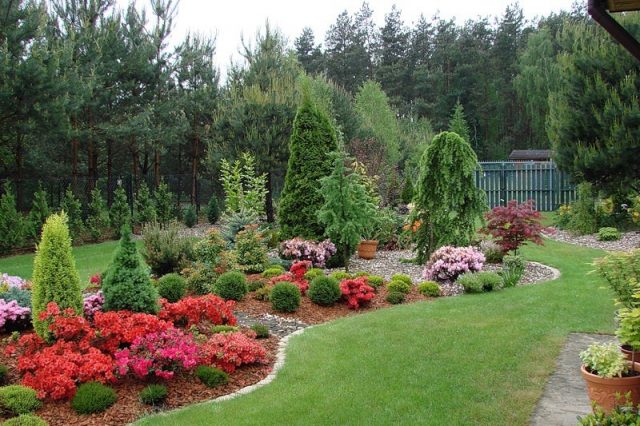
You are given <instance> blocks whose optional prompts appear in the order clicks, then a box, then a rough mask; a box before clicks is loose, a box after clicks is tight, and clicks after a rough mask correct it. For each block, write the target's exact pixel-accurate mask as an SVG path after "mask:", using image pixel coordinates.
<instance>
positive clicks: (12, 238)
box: [0, 182, 24, 253]
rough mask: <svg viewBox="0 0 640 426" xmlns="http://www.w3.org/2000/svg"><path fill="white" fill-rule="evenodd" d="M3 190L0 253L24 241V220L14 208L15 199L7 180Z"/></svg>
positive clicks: (0, 207)
mask: <svg viewBox="0 0 640 426" xmlns="http://www.w3.org/2000/svg"><path fill="white" fill-rule="evenodd" d="M3 191H4V193H3V194H2V197H0V235H2V238H0V253H8V252H9V251H10V250H11V249H12V248H15V247H19V246H21V245H22V244H23V242H24V220H23V218H22V215H21V214H20V213H19V212H18V211H17V209H16V199H15V197H14V195H13V189H12V188H11V185H10V184H9V183H8V182H5V184H4V187H3Z"/></svg>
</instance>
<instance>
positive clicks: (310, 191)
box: [278, 97, 337, 238]
mask: <svg viewBox="0 0 640 426" xmlns="http://www.w3.org/2000/svg"><path fill="white" fill-rule="evenodd" d="M336 148H337V141H336V134H335V131H334V129H333V128H332V127H331V123H330V122H329V119H328V118H327V116H326V115H324V114H323V113H322V112H320V110H318V108H317V107H316V106H315V105H314V104H313V103H312V101H311V100H310V99H309V98H308V97H306V98H305V99H304V100H303V102H302V105H301V106H300V108H299V109H298V113H297V114H296V118H295V121H294V123H293V133H292V134H291V143H290V151H291V155H290V157H289V164H288V167H287V176H286V178H285V182H284V189H283V190H282V195H281V198H280V209H279V212H278V213H279V215H278V216H279V221H280V227H281V232H282V234H281V235H282V237H283V238H292V237H296V236H301V237H305V238H321V237H322V236H323V234H324V227H323V226H322V225H321V224H320V223H319V222H318V218H317V211H318V209H319V208H320V206H321V205H322V195H321V194H320V193H319V192H318V190H317V188H318V181H319V180H320V179H321V178H323V177H325V176H328V175H329V174H330V173H331V161H330V159H329V158H328V154H329V153H330V152H332V151H335V150H336Z"/></svg>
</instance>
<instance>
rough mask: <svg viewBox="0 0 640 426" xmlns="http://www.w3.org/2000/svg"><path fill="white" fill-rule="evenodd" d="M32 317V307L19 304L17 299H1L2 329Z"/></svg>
mask: <svg viewBox="0 0 640 426" xmlns="http://www.w3.org/2000/svg"><path fill="white" fill-rule="evenodd" d="M29 318H31V309H30V308H24V307H22V306H20V305H18V302H16V301H15V300H10V301H8V302H7V301H5V300H4V299H0V329H3V328H5V327H6V326H11V325H15V324H20V323H24V322H26V321H28V320H29Z"/></svg>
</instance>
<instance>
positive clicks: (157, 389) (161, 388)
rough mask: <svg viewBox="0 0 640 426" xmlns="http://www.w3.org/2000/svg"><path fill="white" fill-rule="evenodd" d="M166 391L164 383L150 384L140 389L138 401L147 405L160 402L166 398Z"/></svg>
mask: <svg viewBox="0 0 640 426" xmlns="http://www.w3.org/2000/svg"><path fill="white" fill-rule="evenodd" d="M167 395H168V391H167V387H166V386H165V385H160V384H152V385H149V386H147V387H145V388H144V389H142V390H141V391H140V401H142V403H143V404H147V405H158V404H162V403H163V402H164V400H165V399H167Z"/></svg>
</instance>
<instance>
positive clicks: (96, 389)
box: [71, 382, 118, 414]
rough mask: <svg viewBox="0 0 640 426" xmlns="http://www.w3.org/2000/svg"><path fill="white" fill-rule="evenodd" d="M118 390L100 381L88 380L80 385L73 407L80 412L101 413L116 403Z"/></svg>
mask: <svg viewBox="0 0 640 426" xmlns="http://www.w3.org/2000/svg"><path fill="white" fill-rule="evenodd" d="M117 399H118V396H117V395H116V391H114V390H113V389H111V388H110V387H109V386H105V385H103V384H102V383H99V382H88V383H83V384H81V385H80V386H78V390H77V391H76V395H75V396H74V397H73V399H72V400H71V407H73V409H74V410H75V411H76V413H78V414H91V413H100V412H102V411H104V410H106V409H107V408H109V407H111V406H112V405H113V404H115V402H116V400H117Z"/></svg>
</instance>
